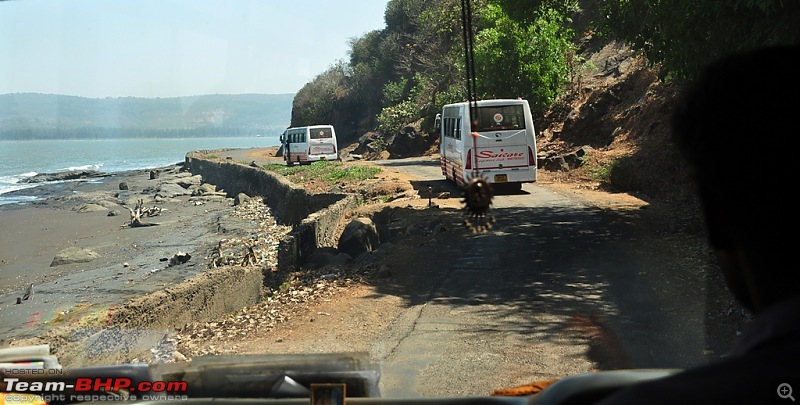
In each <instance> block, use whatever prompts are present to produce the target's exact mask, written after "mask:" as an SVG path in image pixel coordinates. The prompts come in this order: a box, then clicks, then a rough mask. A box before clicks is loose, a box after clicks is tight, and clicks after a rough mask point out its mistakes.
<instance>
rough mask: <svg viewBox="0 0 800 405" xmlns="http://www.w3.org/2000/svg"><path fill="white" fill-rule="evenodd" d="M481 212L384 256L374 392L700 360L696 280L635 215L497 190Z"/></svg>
mask: <svg viewBox="0 0 800 405" xmlns="http://www.w3.org/2000/svg"><path fill="white" fill-rule="evenodd" d="M242 156H245V155H242V152H232V153H231V157H232V158H234V159H238V158H241V157H242ZM377 163H378V164H381V165H384V166H387V167H392V168H393V169H397V170H401V171H403V172H405V173H408V174H410V175H411V176H413V177H416V178H417V179H418V180H415V181H413V182H412V183H413V184H414V186H415V188H417V189H418V190H420V193H421V194H422V195H424V193H425V192H426V191H427V188H428V186H431V187H432V188H433V189H434V192H435V193H438V192H440V191H451V192H452V193H457V192H458V190H457V189H456V188H455V186H454V185H453V184H451V183H448V182H447V181H445V180H444V179H443V177H442V175H441V171H440V168H439V163H438V161H436V160H435V159H434V160H432V159H430V158H412V159H403V160H391V161H382V162H377ZM493 212H494V215H495V217H496V224H495V227H494V228H493V229H492V230H491V231H490V232H488V233H486V234H481V235H474V236H465V237H460V236H458V235H460V233H457V232H447V233H445V234H442V235H444V237H442V238H439V240H438V242H437V244H436V245H435V247H434V248H431V247H423V246H420V248H419V250H417V251H414V252H412V253H410V254H407V255H406V256H405V257H394V256H392V257H390V258H389V259H387V263H388V264H389V265H390V266H391V267H392V272H393V273H395V278H394V279H393V282H391V283H385V284H381V285H377V287H376V288H377V291H376V294H375V295H376V296H394V297H401V298H403V302H405V306H404V308H403V309H402V310H401V311H400V315H399V316H396V317H395V318H394V319H391V325H390V326H389V327H388V328H386V330H385V331H384V332H383V333H382V334H381V336H379V337H378V338H377V339H376V340H375V341H373V342H369V343H368V344H367V345H366V347H370V351H371V354H372V357H373V358H374V359H376V360H377V361H378V362H380V364H381V369H382V379H381V392H382V395H383V396H385V397H418V396H426V397H430V396H464V395H486V394H487V393H488V392H490V390H491V389H492V387H495V388H496V387H499V386H509V385H514V384H522V383H525V382H530V381H532V380H536V379H547V378H553V377H554V376H565V375H571V374H575V373H579V372H588V371H591V370H592V369H618V368H631V367H636V368H654V367H658V368H684V367H688V366H691V365H694V364H698V363H701V362H704V361H706V356H705V354H704V351H705V349H706V342H705V336H704V316H705V302H704V301H705V294H704V291H703V290H704V287H705V285H704V284H703V282H702V280H701V279H700V276H699V274H698V272H697V269H695V268H693V267H692V265H693V262H691V261H688V262H687V261H685V260H683V259H684V256H685V255H686V252H684V251H682V249H684V245H681V244H679V243H677V244H676V243H675V242H674V240H673V239H671V238H670V237H669V235H665V236H664V237H663V238H661V237H654V234H653V232H652V229H653V227H654V225H652V224H648V223H646V221H647V220H648V217H647V216H645V215H643V213H644V210H628V211H624V210H606V209H601V208H598V207H597V206H595V205H593V204H591V203H588V202H587V201H585V200H581V199H578V198H576V197H574V196H572V195H567V194H564V193H562V192H559V191H556V190H555V189H553V188H549V187H546V186H544V185H539V184H526V185H525V186H524V188H523V191H522V192H519V193H515V194H512V195H499V196H497V197H496V198H495V201H494V210H493ZM309 344H310V346H309V347H311V345H316V346H314V347H315V348H319V347H322V348H324V347H340V346H337V344H336V343H330V344H328V345H327V346H326V344H321V343H320V342H319V341H315V342H314V343H309Z"/></svg>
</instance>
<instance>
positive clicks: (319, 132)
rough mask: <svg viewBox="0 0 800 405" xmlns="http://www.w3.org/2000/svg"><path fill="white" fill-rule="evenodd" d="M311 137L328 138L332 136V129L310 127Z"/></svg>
mask: <svg viewBox="0 0 800 405" xmlns="http://www.w3.org/2000/svg"><path fill="white" fill-rule="evenodd" d="M309 132H311V139H330V138H333V131H331V129H330V128H327V127H326V128H311V130H310V131H309Z"/></svg>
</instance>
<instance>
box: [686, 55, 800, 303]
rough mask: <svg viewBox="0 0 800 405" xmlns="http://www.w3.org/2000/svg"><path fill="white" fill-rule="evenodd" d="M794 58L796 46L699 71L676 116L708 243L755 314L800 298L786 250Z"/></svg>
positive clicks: (795, 101) (796, 120)
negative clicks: (797, 296)
mask: <svg viewBox="0 0 800 405" xmlns="http://www.w3.org/2000/svg"><path fill="white" fill-rule="evenodd" d="M799 60H800V46H791V47H789V46H785V47H773V48H764V49H760V50H756V51H752V52H748V53H742V54H737V55H732V56H728V57H725V58H723V59H721V60H719V61H717V62H715V63H713V64H711V65H709V66H707V67H706V68H705V69H704V70H703V71H702V73H701V74H700V75H699V77H698V78H697V80H696V81H695V83H694V85H693V86H692V87H691V88H690V89H689V91H688V92H687V93H686V94H685V95H684V98H683V101H682V103H681V104H680V105H679V106H678V108H677V109H676V111H675V113H674V115H673V134H674V137H675V138H674V139H675V143H676V144H677V145H678V147H679V149H680V150H681V151H682V152H683V154H684V156H685V157H686V159H687V161H688V162H689V163H690V165H691V166H692V168H693V169H694V172H695V173H694V174H695V178H696V182H697V186H698V191H699V195H700V199H701V203H702V209H703V213H704V216H705V219H706V224H707V229H708V238H709V243H710V245H711V247H712V248H714V249H715V250H716V251H717V253H718V256H719V258H720V264H721V265H722V268H723V270H724V272H725V276H726V280H727V281H728V286H729V287H730V289H731V291H732V292H733V293H734V294H735V296H736V297H737V298H738V299H739V300H740V301H741V302H742V304H743V305H745V306H746V307H748V308H749V309H751V310H752V311H754V312H756V313H759V312H762V311H763V310H764V309H766V308H767V307H769V306H772V305H773V304H776V303H778V302H781V301H783V300H785V299H787V298H790V297H792V296H796V295H798V294H800V285H798V284H797V281H798V276H797V274H796V273H797V270H796V266H795V265H793V264H791V263H792V258H793V255H792V251H791V250H790V249H787V246H788V244H789V241H790V240H794V238H795V237H794V236H793V235H792V234H793V233H794V231H795V229H793V227H792V224H793V223H794V221H793V220H790V218H794V217H795V216H796V214H795V213H794V209H795V207H797V204H796V203H795V200H794V198H793V197H791V195H792V193H791V190H792V189H793V188H795V187H796V186H795V184H793V182H794V178H795V176H794V171H795V170H796V169H795V167H794V166H797V163H796V162H795V161H794V160H795V159H796V158H795V156H794V152H795V150H794V145H796V144H797V138H798V136H800V111H799V110H800V78H799V77H798V67H797V61H799Z"/></svg>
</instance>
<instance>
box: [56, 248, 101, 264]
mask: <svg viewBox="0 0 800 405" xmlns="http://www.w3.org/2000/svg"><path fill="white" fill-rule="evenodd" d="M98 257H100V255H98V254H97V253H96V252H94V251H92V250H89V249H84V248H79V247H70V248H66V249H64V250H62V251H60V252H58V253H57V254H56V256H55V257H54V258H53V261H52V262H51V263H50V267H55V266H60V265H62V264H72V263H88V262H91V261H92V260H94V259H97V258H98Z"/></svg>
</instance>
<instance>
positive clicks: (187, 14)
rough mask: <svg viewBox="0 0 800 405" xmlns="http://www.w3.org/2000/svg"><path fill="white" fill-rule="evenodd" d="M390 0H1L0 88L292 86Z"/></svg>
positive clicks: (375, 23)
mask: <svg viewBox="0 0 800 405" xmlns="http://www.w3.org/2000/svg"><path fill="white" fill-rule="evenodd" d="M386 3H387V0H347V1H335V0H334V1H331V0H282V1H281V0H215V1H212V0H185V1H184V0H126V1H118V0H15V1H0V94H5V93H15V92H36V93H57V94H68V95H76V96H84V97H108V96H111V97H118V96H139V97H173V96H186V95H198V94H213V93H221V94H239V93H294V92H296V91H298V90H300V88H301V87H303V85H304V84H305V83H307V82H308V81H310V80H311V79H313V78H314V77H315V76H316V75H318V74H320V73H322V72H323V71H324V70H325V69H327V68H328V66H330V65H331V64H332V63H334V62H335V61H336V60H338V59H347V51H348V50H349V46H348V39H350V38H353V37H360V36H361V35H363V34H365V33H367V32H369V31H372V30H376V29H382V28H384V26H385V24H384V19H383V14H384V11H385V10H386Z"/></svg>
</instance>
